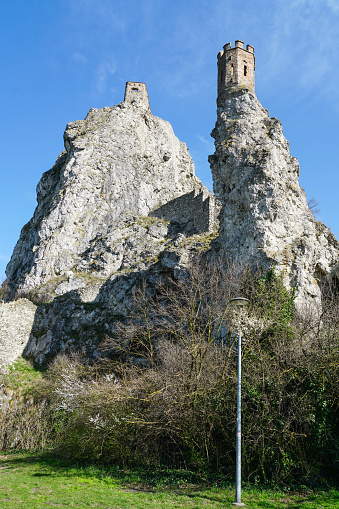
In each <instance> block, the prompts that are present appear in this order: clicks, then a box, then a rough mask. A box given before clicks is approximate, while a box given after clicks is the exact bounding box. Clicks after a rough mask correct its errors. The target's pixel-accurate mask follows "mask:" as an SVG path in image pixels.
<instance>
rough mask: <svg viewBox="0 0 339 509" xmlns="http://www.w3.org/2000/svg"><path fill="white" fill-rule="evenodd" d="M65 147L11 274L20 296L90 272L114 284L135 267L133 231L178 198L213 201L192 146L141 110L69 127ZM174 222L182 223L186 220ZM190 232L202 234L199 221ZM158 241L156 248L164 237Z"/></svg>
mask: <svg viewBox="0 0 339 509" xmlns="http://www.w3.org/2000/svg"><path fill="white" fill-rule="evenodd" d="M64 140H65V151H64V152H63V153H62V154H60V156H59V157H58V159H57V161H56V163H55V165H54V167H53V168H52V169H51V170H50V171H48V172H46V173H45V174H44V175H43V176H42V179H41V180H40V182H39V184H38V186H37V199H38V206H37V208H36V210H35V213H34V216H33V218H32V219H31V221H30V222H29V223H28V224H27V225H26V226H25V227H24V228H23V230H22V232H21V236H20V239H19V241H18V243H17V245H16V247H15V249H14V252H13V255H12V258H11V260H10V262H9V264H8V267H7V271H6V273H7V277H8V282H9V284H10V285H11V288H12V291H13V292H14V293H15V294H22V293H27V292H28V291H31V290H35V289H37V288H39V287H41V285H43V284H46V283H47V282H49V281H51V280H52V279H54V278H60V277H70V276H71V275H72V274H76V275H78V274H86V273H91V274H96V275H97V276H99V277H104V278H107V277H108V276H109V275H110V274H113V273H115V272H117V271H118V270H120V269H126V268H128V267H130V266H131V264H132V265H133V264H135V261H136V260H135V258H134V257H133V254H134V253H133V250H132V249H131V246H129V243H130V241H129V240H128V239H129V237H130V236H131V232H130V231H128V227H129V226H130V227H132V226H133V225H134V224H135V227H136V229H138V221H139V219H138V218H141V219H140V221H141V223H142V221H143V218H145V217H147V216H148V215H149V214H150V213H151V212H152V214H153V215H154V216H156V215H157V213H156V211H157V209H159V208H160V207H162V206H163V205H164V204H169V202H171V201H173V200H175V199H176V198H178V197H182V200H183V201H185V195H187V200H186V201H187V203H188V202H189V201H190V196H191V194H190V193H192V192H194V193H195V194H196V195H199V194H201V195H203V196H204V198H209V202H210V201H211V200H213V197H212V195H211V193H210V192H209V191H208V190H207V189H206V188H205V187H204V186H203V185H202V183H201V182H200V180H199V179H198V178H196V177H195V174H194V165H193V161H192V159H191V157H190V155H189V153H188V149H187V147H186V145H185V144H184V143H181V142H180V141H179V140H178V139H177V138H176V136H175V135H174V133H173V130H172V127H171V126H170V124H169V123H168V122H166V121H164V120H161V119H160V118H157V117H155V116H153V115H152V114H151V112H150V111H149V109H148V108H147V107H146V106H144V105H142V104H134V105H132V104H130V103H129V102H123V103H121V104H118V105H117V106H115V107H113V108H103V109H101V110H97V109H92V110H90V112H89V113H88V115H87V117H86V118H85V120H83V121H77V122H71V123H70V124H68V125H67V128H66V131H65V134H64ZM191 201H192V200H191ZM201 201H204V199H202V200H201ZM192 205H194V204H192V203H188V207H190V208H191V209H192V210H191V216H193V215H194V216H197V215H198V214H199V212H200V210H199V209H197V208H195V209H194V210H193V208H192ZM212 207H213V205H212ZM209 208H211V207H209ZM207 213H208V211H207ZM212 215H213V214H212ZM188 216H189V214H188ZM164 217H165V218H166V214H165V215H164ZM190 219H192V218H190V217H188V220H187V222H189V221H190ZM170 220H171V221H173V220H176V222H178V223H180V222H181V223H182V217H180V214H177V217H176V218H175V217H171V219H170ZM207 222H208V221H207ZM212 222H213V221H212ZM212 222H211V221H209V224H208V228H210V229H212V228H213V226H212ZM184 226H187V228H188V229H190V230H191V233H198V232H199V225H198V226H197V225H194V224H192V221H191V225H188V224H186V225H184ZM126 228H127V229H126ZM160 230H161V229H160ZM163 231H164V230H163ZM155 237H156V238H157V239H158V240H156V241H155V243H157V242H158V241H159V238H158V237H159V232H156V233H155ZM151 250H152V249H151ZM143 256H144V257H145V258H147V257H149V256H150V255H149V254H148V253H147V252H145V253H144V254H143ZM72 281H73V282H72V283H69V284H68V285H67V284H63V286H59V287H58V292H59V294H60V292H62V291H68V290H70V289H71V287H72V288H73V287H74V285H78V284H80V282H77V283H75V281H74V278H73V280H72ZM58 292H57V293H58Z"/></svg>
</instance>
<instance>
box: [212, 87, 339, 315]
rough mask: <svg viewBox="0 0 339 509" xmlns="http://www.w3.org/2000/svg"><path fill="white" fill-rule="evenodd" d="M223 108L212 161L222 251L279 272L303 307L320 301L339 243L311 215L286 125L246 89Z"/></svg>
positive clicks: (336, 266)
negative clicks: (321, 290) (324, 281)
mask: <svg viewBox="0 0 339 509" xmlns="http://www.w3.org/2000/svg"><path fill="white" fill-rule="evenodd" d="M218 106H219V107H218V117H217V122H216V126H215V129H214V130H213V131H212V136H213V137H214V138H215V153H214V155H213V156H210V158H209V161H210V164H211V169H212V174H213V181H214V192H215V194H216V196H217V198H219V200H220V202H221V203H222V210H221V213H220V217H219V219H220V236H219V239H218V240H219V244H220V245H222V246H223V247H224V248H225V250H226V252H227V253H228V255H229V256H231V257H237V258H238V259H239V260H240V261H241V262H244V263H250V264H251V265H257V266H263V267H264V268H268V267H269V266H270V265H272V264H274V265H275V267H276V271H277V272H280V271H283V272H284V274H285V283H286V285H287V286H288V287H296V288H297V299H296V301H297V303H299V305H302V304H304V303H306V302H312V301H313V302H314V301H318V300H319V298H320V289H319V282H321V281H323V280H325V279H326V278H329V277H331V276H333V275H339V243H338V241H337V240H336V238H335V237H334V235H333V234H332V232H331V231H330V229H329V228H327V227H326V226H325V225H324V224H322V223H320V222H318V221H316V220H315V218H314V217H313V215H312V213H311V211H310V210H309V208H308V205H307V200H306V195H305V192H304V190H303V189H302V188H301V187H300V185H299V182H298V178H299V163H298V161H297V159H296V158H295V157H291V155H290V150H289V143H288V141H287V140H286V139H285V137H284V135H283V130H282V126H281V123H280V121H279V120H278V119H276V118H270V117H269V113H268V111H267V110H266V109H264V108H263V107H262V106H261V104H260V103H259V101H258V99H257V98H256V96H255V94H253V93H251V92H250V91H249V90H247V89H238V90H230V91H229V92H228V94H226V95H225V97H224V98H223V101H222V102H220V101H219V103H218Z"/></svg>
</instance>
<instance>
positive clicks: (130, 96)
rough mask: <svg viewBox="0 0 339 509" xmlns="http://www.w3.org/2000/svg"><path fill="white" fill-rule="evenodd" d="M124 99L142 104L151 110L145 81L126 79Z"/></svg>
mask: <svg viewBox="0 0 339 509" xmlns="http://www.w3.org/2000/svg"><path fill="white" fill-rule="evenodd" d="M124 101H126V102H129V103H131V104H142V105H144V106H147V108H148V109H149V111H151V108H150V105H149V99H148V92H147V88H146V85H145V83H137V82H134V81H127V83H126V88H125V97H124Z"/></svg>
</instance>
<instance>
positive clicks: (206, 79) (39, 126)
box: [0, 0, 339, 278]
mask: <svg viewBox="0 0 339 509" xmlns="http://www.w3.org/2000/svg"><path fill="white" fill-rule="evenodd" d="M0 4H1V5H0V15H1V25H2V26H1V32H0V41H1V53H2V58H1V65H2V79H1V83H0V90H1V98H2V106H1V116H0V130H1V131H0V143H1V159H0V171H1V186H0V214H1V230H0V278H1V277H3V276H4V272H5V267H6V264H7V262H8V261H9V258H10V256H11V253H12V251H13V248H14V245H15V243H16V241H17V239H18V237H19V234H20V230H21V228H22V227H23V226H24V224H25V223H26V222H27V221H29V219H30V218H31V216H32V214H33V211H34V209H35V206H36V193H35V187H36V185H37V183H38V181H39V179H40V177H41V175H42V173H43V172H44V171H46V170H48V169H49V168H51V167H52V165H53V164H54V161H55V159H56V157H57V155H58V154H59V153H60V152H61V151H62V150H63V131H64V129H65V126H66V124H67V122H70V121H73V120H78V119H83V118H84V117H85V116H86V114H87V112H88V110H89V109H90V108H91V107H96V108H101V107H103V106H113V105H114V104H117V103H119V102H121V101H122V100H123V95H124V87H125V82H126V81H143V82H145V83H146V85H147V88H148V92H149V96H150V103H151V108H152V112H153V114H154V115H157V116H159V117H161V118H164V119H165V120H168V121H169V122H170V123H171V124H172V126H173V129H174V132H175V134H176V135H177V136H178V137H179V139H180V140H181V141H185V142H186V143H187V145H188V147H189V149H190V153H191V155H192V157H193V160H194V162H195V166H196V174H197V175H198V177H200V178H201V180H202V181H203V182H204V184H205V185H207V186H208V187H209V188H210V189H212V179H211V174H210V168H209V164H208V162H207V156H208V154H211V153H213V150H214V149H213V140H212V138H211V137H210V132H211V130H212V128H213V127H214V123H215V120H216V103H215V100H216V70H217V69H216V55H217V53H218V51H219V50H220V49H222V47H223V45H224V44H225V43H226V42H231V43H232V45H233V44H234V41H235V40H236V39H241V40H243V41H244V42H245V44H251V45H252V46H254V48H255V55H256V94H257V97H258V99H259V100H260V102H261V103H262V105H263V106H264V107H266V108H268V110H269V112H270V115H271V116H275V117H278V118H279V119H280V120H281V122H282V124H283V128H284V133H285V136H286V137H287V139H288V140H289V141H290V145H291V153H292V155H293V156H295V157H297V158H298V159H299V162H300V165H301V171H300V175H301V177H300V183H301V185H302V187H304V188H305V190H306V193H307V196H308V198H311V197H314V198H315V199H316V200H317V201H318V202H319V205H320V209H321V214H320V215H321V220H322V221H323V222H324V223H325V224H327V226H329V227H330V228H331V229H332V231H333V233H334V234H335V235H336V237H337V238H338V237H339V212H338V206H337V202H338V187H339V171H338V170H339V162H338V161H339V158H338V127H339V44H338V27H339V0H307V1H306V0H252V1H251V0H247V1H246V0H222V1H221V0H208V1H207V0H206V1H205V0H181V1H178V0H138V1H136V0H124V1H120V0H53V1H52V0H30V1H22V0H11V1H10V2H5V1H4V0H2V1H1V2H0Z"/></svg>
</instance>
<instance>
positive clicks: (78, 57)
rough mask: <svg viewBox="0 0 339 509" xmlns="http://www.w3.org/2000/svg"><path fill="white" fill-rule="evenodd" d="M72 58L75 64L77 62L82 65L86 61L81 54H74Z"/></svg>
mask: <svg viewBox="0 0 339 509" xmlns="http://www.w3.org/2000/svg"><path fill="white" fill-rule="evenodd" d="M72 57H73V60H74V61H75V62H79V63H81V64H84V63H85V62H86V61H87V58H86V57H85V55H83V54H82V53H78V52H75V53H73V56H72Z"/></svg>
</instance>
